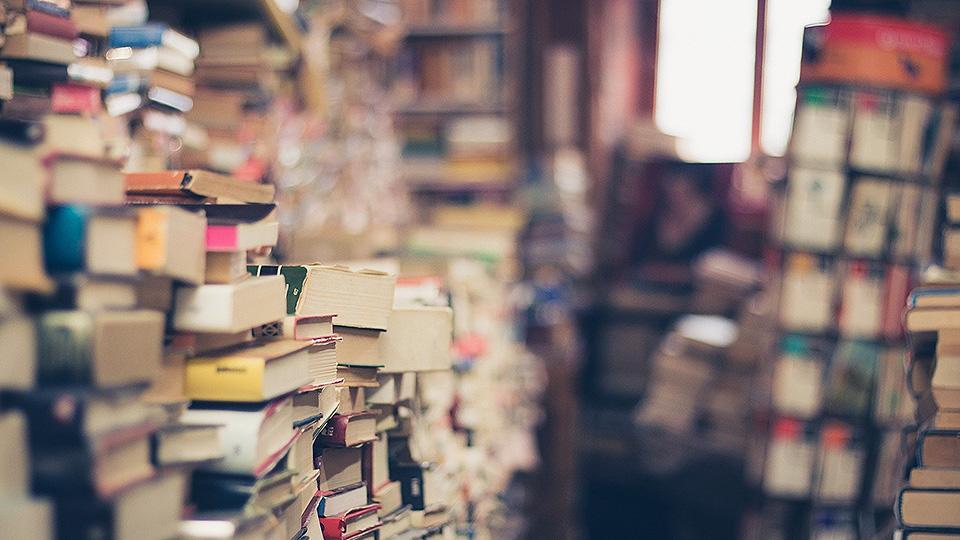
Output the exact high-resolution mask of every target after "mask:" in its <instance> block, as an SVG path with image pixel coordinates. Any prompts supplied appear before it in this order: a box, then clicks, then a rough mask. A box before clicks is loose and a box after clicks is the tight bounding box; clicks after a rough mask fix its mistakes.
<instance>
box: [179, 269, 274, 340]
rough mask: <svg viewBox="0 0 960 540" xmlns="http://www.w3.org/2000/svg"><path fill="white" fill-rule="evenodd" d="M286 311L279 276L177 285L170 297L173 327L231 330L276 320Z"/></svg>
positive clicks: (187, 329)
mask: <svg viewBox="0 0 960 540" xmlns="http://www.w3.org/2000/svg"><path fill="white" fill-rule="evenodd" d="M286 311H287V306H286V283H285V282H284V279H283V276H262V277H251V278H249V279H246V280H244V281H241V282H239V283H233V284H215V285H200V286H199V287H181V288H180V289H178V290H177V293H176V298H175V299H174V313H173V327H174V329H176V330H180V331H187V332H220V333H235V332H240V331H242V330H246V329H250V328H253V327H256V326H261V325H264V324H267V323H271V322H274V321H278V320H280V319H282V318H283V317H284V316H285V315H286Z"/></svg>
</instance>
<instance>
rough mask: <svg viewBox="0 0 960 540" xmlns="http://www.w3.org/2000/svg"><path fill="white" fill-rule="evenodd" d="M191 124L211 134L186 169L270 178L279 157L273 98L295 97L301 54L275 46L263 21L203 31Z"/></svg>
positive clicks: (188, 156) (190, 152)
mask: <svg viewBox="0 0 960 540" xmlns="http://www.w3.org/2000/svg"><path fill="white" fill-rule="evenodd" d="M198 39H199V42H200V50H201V51H202V52H201V55H200V57H199V58H198V59H197V72H196V74H195V77H194V78H195V80H196V83H197V93H196V96H195V98H194V107H193V109H192V110H191V111H190V113H189V114H188V115H187V120H188V121H189V122H190V123H191V125H194V126H196V127H197V128H199V129H200V130H202V131H203V132H204V133H205V134H206V136H205V138H204V141H203V144H200V145H195V146H193V147H190V148H188V149H187V151H186V152H184V155H183V159H184V165H185V166H188V167H203V168H209V169H212V170H215V171H220V172H224V173H228V174H233V175H235V176H237V177H238V178H242V179H246V180H260V179H261V178H263V177H265V176H266V174H267V172H268V170H269V168H270V164H271V163H272V161H273V160H274V158H275V156H276V150H277V147H276V144H275V141H274V139H273V138H272V137H271V136H270V129H271V128H275V127H276V125H275V122H276V119H275V118H273V117H272V116H271V115H272V114H273V113H274V111H273V109H274V100H275V99H276V98H277V97H278V96H281V95H282V96H287V97H288V98H290V97H291V96H290V94H291V87H292V83H291V78H292V77H293V74H294V69H295V67H296V60H297V55H296V54H295V53H294V52H293V51H291V50H290V49H288V48H286V47H284V46H281V45H276V44H272V43H271V41H270V36H269V35H268V33H267V29H266V28H265V27H264V25H263V24H262V23H260V22H251V23H241V24H233V25H225V26H215V27H209V28H206V29H203V30H201V31H200V33H199V37H198Z"/></svg>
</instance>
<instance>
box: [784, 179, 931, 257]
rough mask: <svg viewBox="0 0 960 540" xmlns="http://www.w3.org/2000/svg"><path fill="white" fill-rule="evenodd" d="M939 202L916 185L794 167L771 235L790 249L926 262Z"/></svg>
mask: <svg viewBox="0 0 960 540" xmlns="http://www.w3.org/2000/svg"><path fill="white" fill-rule="evenodd" d="M937 198H938V194H937V192H936V190H935V189H934V188H925V187H923V186H921V185H919V184H915V183H910V182H905V181H899V180H892V179H887V178H879V177H873V176H859V175H848V174H846V173H844V172H842V171H829V170H817V169H808V168H803V167H800V166H795V167H792V168H791V169H790V172H789V173H788V174H787V179H786V188H785V197H784V198H783V199H781V200H780V201H779V204H778V207H777V208H776V214H775V218H774V220H773V223H772V234H773V238H774V241H775V242H776V243H778V244H781V245H783V246H785V247H788V248H791V249H799V250H808V251H813V252H817V253H834V252H838V251H839V252H842V253H846V254H847V255H850V256H853V257H863V258H870V259H892V260H899V261H909V260H914V259H920V260H923V259H925V258H928V257H929V249H930V245H931V241H932V238H933V234H934V233H935V231H934V229H935V227H936V219H937V214H936V209H937V205H936V202H937V200H938V199H937Z"/></svg>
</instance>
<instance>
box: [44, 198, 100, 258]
mask: <svg viewBox="0 0 960 540" xmlns="http://www.w3.org/2000/svg"><path fill="white" fill-rule="evenodd" d="M88 219H89V211H87V210H86V209H84V208H82V207H78V206H58V207H55V208H51V209H50V211H49V213H48V217H47V222H46V223H45V224H44V231H43V252H44V260H45V261H46V265H47V270H48V271H51V272H73V271H80V270H83V269H84V267H85V266H86V265H85V261H86V236H87V220H88Z"/></svg>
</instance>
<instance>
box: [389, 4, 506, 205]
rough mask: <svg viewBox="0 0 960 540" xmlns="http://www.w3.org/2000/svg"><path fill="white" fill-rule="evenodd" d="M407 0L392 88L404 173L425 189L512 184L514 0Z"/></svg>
mask: <svg viewBox="0 0 960 540" xmlns="http://www.w3.org/2000/svg"><path fill="white" fill-rule="evenodd" d="M403 4H404V8H405V9H404V14H405V22H406V24H407V32H406V35H405V39H404V43H403V46H402V47H401V50H400V53H399V56H398V58H397V61H396V66H395V71H396V76H395V79H394V81H393V89H392V95H393V98H394V100H393V101H394V103H395V106H396V124H397V129H398V134H399V138H400V147H401V168H400V171H401V172H400V176H401V178H402V179H403V181H404V182H405V183H406V184H407V185H409V186H410V189H411V190H413V192H414V194H415V195H420V196H421V197H430V196H435V195H436V194H448V195H449V194H458V195H460V197H461V198H462V196H463V194H465V193H467V194H468V193H471V192H473V193H478V194H484V193H487V194H489V193H495V192H497V191H503V190H509V189H510V188H511V187H513V186H515V185H516V183H517V178H518V176H519V169H518V163H517V161H516V157H515V154H516V140H515V139H516V126H515V125H513V121H512V120H511V118H510V112H511V110H512V104H511V103H510V100H511V97H510V96H512V95H513V94H514V93H513V92H510V89H511V86H510V85H512V84H515V83H514V79H515V77H514V74H513V63H512V60H511V53H510V47H511V43H512V37H511V32H510V23H511V19H512V11H511V2H509V1H508V0H469V1H459V0H449V1H442V2H426V1H422V0H408V1H405V2H404V3H403ZM447 198H449V197H447Z"/></svg>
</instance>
